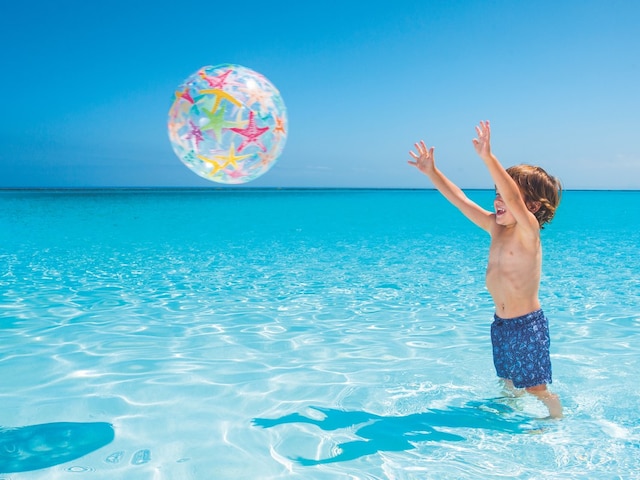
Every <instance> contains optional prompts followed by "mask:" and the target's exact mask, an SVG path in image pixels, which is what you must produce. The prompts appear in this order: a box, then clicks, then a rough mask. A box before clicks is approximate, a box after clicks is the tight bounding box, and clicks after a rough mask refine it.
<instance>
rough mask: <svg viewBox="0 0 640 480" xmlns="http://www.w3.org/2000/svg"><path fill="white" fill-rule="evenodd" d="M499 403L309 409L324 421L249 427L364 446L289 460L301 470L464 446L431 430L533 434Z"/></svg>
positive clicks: (261, 422)
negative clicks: (334, 437)
mask: <svg viewBox="0 0 640 480" xmlns="http://www.w3.org/2000/svg"><path fill="white" fill-rule="evenodd" d="M500 400H501V399H496V400H490V401H487V402H470V403H468V404H466V405H465V406H463V407H449V408H446V409H439V410H437V409H433V410H428V411H425V412H421V413H413V414H410V415H404V416H395V415H392V416H381V415H376V414H373V413H369V412H366V411H357V410H352V411H349V410H338V409H332V408H320V407H310V408H312V409H314V410H317V411H318V412H320V413H322V414H323V415H324V418H322V419H315V418H310V417H305V416H303V415H300V414H298V413H292V414H290V415H285V416H283V417H280V418H274V419H270V418H254V419H253V422H252V423H253V425H255V426H258V427H262V428H271V427H275V426H277V425H283V424H288V423H307V424H311V425H316V426H317V427H319V428H321V429H322V430H325V431H332V430H338V429H341V428H355V427H357V426H358V425H361V424H362V426H360V427H359V428H357V430H356V431H355V434H356V435H358V436H359V437H360V438H362V440H355V441H352V442H346V443H341V444H339V445H338V449H339V452H340V453H339V454H338V455H336V456H333V457H328V458H324V459H320V460H313V459H308V458H300V457H298V458H293V459H292V460H295V461H296V462H298V463H299V464H301V465H306V466H309V465H320V464H325V463H334V462H344V461H348V460H355V459H357V458H360V457H363V456H366V455H371V454H374V453H377V452H380V451H387V452H398V451H405V450H411V449H413V448H416V447H415V445H414V442H424V441H429V442H441V441H447V442H459V441H464V440H466V439H465V437H462V436H460V435H456V434H452V433H448V432H443V431H438V430H436V428H434V427H447V428H478V429H485V430H492V431H496V432H504V433H512V434H518V433H531V432H533V431H535V430H533V429H532V428H531V425H527V422H528V421H529V420H530V419H528V418H525V417H523V416H519V415H517V416H513V417H512V418H507V417H505V416H504V414H513V413H514V411H513V410H512V409H511V407H509V406H507V405H505V404H503V403H501V402H500Z"/></svg>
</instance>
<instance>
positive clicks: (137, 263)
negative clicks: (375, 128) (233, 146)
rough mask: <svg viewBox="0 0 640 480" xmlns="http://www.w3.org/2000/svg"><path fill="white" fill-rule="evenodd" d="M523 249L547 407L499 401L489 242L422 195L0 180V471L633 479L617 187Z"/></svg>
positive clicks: (638, 224) (636, 462) (633, 206)
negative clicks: (549, 400)
mask: <svg viewBox="0 0 640 480" xmlns="http://www.w3.org/2000/svg"><path fill="white" fill-rule="evenodd" d="M469 194H470V195H471V196H472V197H473V198H475V199H476V200H477V201H479V202H480V203H481V204H483V205H485V206H486V207H487V208H489V207H490V205H491V201H492V192H489V191H472V192H469ZM543 244H544V255H545V260H544V273H543V282H542V285H541V299H542V303H543V308H544V310H545V312H546V314H547V316H548V317H549V319H550V324H551V339H552V362H553V368H554V384H553V390H554V391H556V392H557V393H558V394H559V395H560V396H561V398H562V401H563V404H564V406H565V412H566V418H565V419H564V420H562V421H560V422H552V421H551V422H550V421H543V420H539V419H540V418H541V417H543V416H544V415H545V414H546V412H545V410H544V408H543V407H542V406H541V405H539V404H538V403H537V402H536V401H535V400H533V399H532V398H530V397H526V396H525V397H521V398H502V397H503V395H502V390H501V388H500V386H499V384H498V382H497V380H496V379H495V373H494V370H493V364H492V360H491V347H490V340H489V325H490V322H491V320H492V318H491V316H492V305H491V299H490V297H489V295H488V294H487V293H486V291H485V289H484V278H483V277H484V268H485V265H486V257H487V249H488V237H487V236H486V234H484V233H483V232H481V231H479V230H477V229H476V228H475V227H474V226H473V225H471V224H470V223H468V222H467V221H466V220H465V219H464V218H463V217H462V216H461V215H460V214H459V213H458V212H457V211H456V210H455V209H454V208H453V207H451V206H449V205H448V204H447V203H446V201H444V200H443V199H442V198H441V197H440V196H439V195H438V194H437V193H436V192H433V191H401V190H400V191H384V190H377V191H376V190H355V191H354V190H281V191H280V190H232V191H231V190H207V191H194V190H183V191H182V190H180V191H155V190H142V191H127V190H115V191H75V192H74V191H4V192H1V193H0V295H1V303H0V333H1V334H2V338H3V342H2V343H1V344H0V374H1V376H2V379H3V381H2V389H1V390H0V407H1V408H0V425H1V426H3V427H4V429H2V430H0V447H1V448H0V472H2V473H0V479H57V478H64V479H67V478H80V477H82V478H92V479H102V478H104V479H112V478H136V479H147V478H148V479H181V480H183V479H184V480H187V479H208V478H273V479H276V478H305V479H306V478H327V479H329V478H341V477H344V478H389V479H392V478H393V479H400V478H416V479H417V478H420V479H423V478H437V479H448V478H452V479H453V478H500V477H504V476H506V477H520V478H563V479H566V478H595V477H597V478H633V476H634V475H636V472H637V471H638V469H640V422H639V421H638V407H637V405H638V401H639V400H640V386H639V385H638V383H637V381H636V377H637V372H638V370H639V368H640V356H639V355H638V354H639V348H638V340H637V339H638V328H639V327H640V314H639V313H638V312H639V311H640V309H639V307H640V280H639V278H640V277H639V275H638V272H639V271H640V254H639V251H640V249H639V248H638V246H639V245H640V192H573V191H570V192H566V193H565V196H564V198H563V202H562V204H561V207H560V209H559V211H558V215H557V218H556V219H555V220H554V222H553V223H552V224H551V225H549V226H548V227H547V228H545V230H544V231H543ZM61 422H67V423H74V425H77V427H74V428H75V430H73V429H71V430H70V429H69V427H65V428H62V427H60V425H59V423H61ZM105 423H106V424H111V425H112V427H113V432H114V438H113V440H112V441H110V442H109V443H107V444H106V445H101V442H100V441H101V440H104V439H105V438H106V439H107V440H108V438H109V437H108V436H107V435H106V434H105V431H104V427H103V426H104V424H105ZM11 427H14V428H17V427H21V428H22V429H23V430H21V432H23V433H24V432H26V433H25V434H28V435H29V436H28V438H26V440H21V441H17V440H16V439H15V438H16V437H15V432H16V431H15V430H9V428H11ZM69 432H71V433H69ZM73 432H80V433H78V435H79V436H81V437H82V441H83V442H84V443H83V445H86V444H89V445H90V446H91V445H93V447H92V448H93V450H92V451H91V452H90V453H88V454H84V455H81V456H79V457H78V458H76V459H71V460H69V458H68V457H65V455H68V454H69V453H70V452H71V453H78V454H82V453H83V451H82V449H81V448H80V443H81V440H80V439H79V438H78V437H75V436H73V435H72V433H73ZM12 435H13V436H12ZM65 435H66V437H65ZM21 438H22V437H21ZM64 438H66V439H67V440H66V441H65V440H64ZM90 440H93V441H94V442H93V443H91V441H90ZM105 441H106V440H105ZM102 443H104V442H102ZM87 448H88V447H87ZM9 458H11V459H12V463H9V462H8V461H7V459H9ZM46 461H48V462H49V463H43V462H46ZM3 462H4V463H3ZM38 462H40V463H38ZM3 465H4V467H3ZM9 465H13V466H9ZM38 465H40V466H42V465H46V466H45V467H44V468H39V469H32V468H31V467H36V466H38ZM2 467H3V468H4V470H7V471H6V472H4V470H3V469H2Z"/></svg>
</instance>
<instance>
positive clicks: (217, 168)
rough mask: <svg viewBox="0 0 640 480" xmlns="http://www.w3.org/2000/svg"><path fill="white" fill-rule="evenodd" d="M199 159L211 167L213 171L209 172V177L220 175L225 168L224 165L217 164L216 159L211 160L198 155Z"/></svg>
mask: <svg viewBox="0 0 640 480" xmlns="http://www.w3.org/2000/svg"><path fill="white" fill-rule="evenodd" d="M197 157H198V158H199V159H200V160H202V161H203V162H205V163H207V164H209V165H211V170H210V171H209V173H208V174H207V175H209V176H210V177H211V176H213V175H215V174H216V173H218V172H219V171H220V170H222V169H223V168H224V165H222V164H219V163H218V162H216V161H215V160H214V159H212V158H209V157H205V156H204V155H197Z"/></svg>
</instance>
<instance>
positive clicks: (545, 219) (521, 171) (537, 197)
mask: <svg viewBox="0 0 640 480" xmlns="http://www.w3.org/2000/svg"><path fill="white" fill-rule="evenodd" d="M507 173H508V174H509V175H510V176H511V178H513V179H514V180H515V182H516V183H517V184H518V187H519V188H520V192H521V193H522V196H523V197H524V201H525V203H526V204H527V207H529V208H531V205H536V206H537V205H540V207H539V208H538V209H537V210H536V211H534V212H533V214H534V215H535V216H536V218H537V219H538V224H540V228H543V225H544V224H545V223H549V222H550V221H551V220H552V219H553V216H554V215H555V214H556V209H557V208H558V204H559V203H560V198H561V196H562V184H561V183H560V180H558V179H557V178H556V177H553V176H551V175H549V174H548V173H547V172H546V171H545V170H544V169H543V168H541V167H536V166H533V165H515V166H513V167H509V168H507Z"/></svg>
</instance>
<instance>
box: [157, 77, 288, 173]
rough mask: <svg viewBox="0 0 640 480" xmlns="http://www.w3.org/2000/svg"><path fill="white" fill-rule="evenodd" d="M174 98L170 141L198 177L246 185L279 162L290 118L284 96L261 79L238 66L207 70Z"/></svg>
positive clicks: (194, 78) (178, 154) (192, 78)
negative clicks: (288, 118)
mask: <svg viewBox="0 0 640 480" xmlns="http://www.w3.org/2000/svg"><path fill="white" fill-rule="evenodd" d="M174 92H175V95H174V96H173V98H172V104H171V107H170V109H169V116H168V133H169V140H170V142H171V146H172V147H173V151H174V152H175V153H176V155H177V156H178V158H180V160H181V161H182V163H184V164H185V165H186V166H187V167H188V168H189V169H190V170H191V171H193V172H194V173H196V174H197V175H199V176H201V177H202V178H204V179H207V180H211V181H214V182H218V183H228V184H238V183H247V182H250V181H252V180H255V179H256V178H258V177H260V176H261V175H263V174H265V173H266V172H267V171H269V170H270V169H271V167H273V165H274V164H275V162H276V161H277V160H278V158H279V157H280V154H281V153H282V150H283V148H284V144H285V142H286V137H287V129H288V128H287V112H286V108H285V106H284V102H283V100H282V97H281V96H280V92H279V91H278V89H276V87H275V86H274V85H273V84H272V83H271V82H270V81H269V80H268V79H267V78H266V77H264V76H263V75H262V74H260V73H258V72H255V71H253V70H251V69H249V68H246V67H242V66H240V65H229V64H227V65H218V66H216V67H211V66H206V67H202V68H200V69H198V70H197V71H196V72H195V73H194V74H192V75H191V76H190V77H188V78H187V79H186V80H185V81H184V82H183V83H182V84H181V85H180V86H179V87H178V88H177V89H175V90H174Z"/></svg>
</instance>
